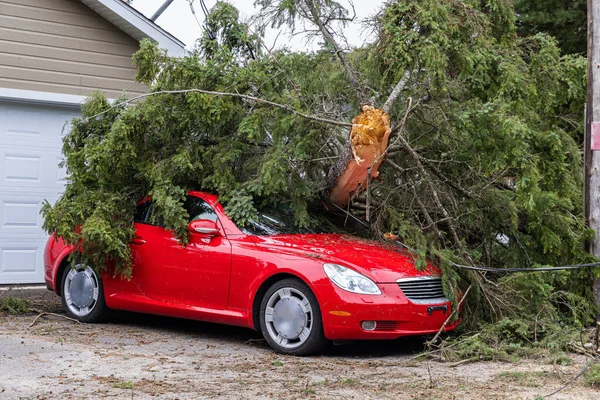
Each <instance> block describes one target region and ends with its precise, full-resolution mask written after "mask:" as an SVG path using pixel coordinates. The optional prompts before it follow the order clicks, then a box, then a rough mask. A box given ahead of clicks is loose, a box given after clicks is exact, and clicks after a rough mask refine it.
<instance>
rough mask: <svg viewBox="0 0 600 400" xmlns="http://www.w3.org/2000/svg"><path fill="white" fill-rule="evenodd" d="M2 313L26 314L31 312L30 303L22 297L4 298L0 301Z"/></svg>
mask: <svg viewBox="0 0 600 400" xmlns="http://www.w3.org/2000/svg"><path fill="white" fill-rule="evenodd" d="M0 312H7V313H9V314H15V315H16V314H25V313H27V312H29V302H28V301H27V300H25V299H22V298H20V297H4V298H2V299H0Z"/></svg>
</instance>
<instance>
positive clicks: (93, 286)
mask: <svg viewBox="0 0 600 400" xmlns="http://www.w3.org/2000/svg"><path fill="white" fill-rule="evenodd" d="M99 293H100V283H99V279H98V277H97V276H96V273H95V272H94V270H93V269H92V268H90V267H89V266H87V265H82V264H77V265H75V268H71V269H70V270H69V272H68V273H67V276H66V277H65V279H64V285H63V294H64V301H65V305H66V306H67V307H68V309H69V311H70V312H71V313H73V315H76V316H78V317H86V316H88V315H89V314H90V313H91V312H92V311H93V310H94V308H95V307H96V305H97V304H98V295H99Z"/></svg>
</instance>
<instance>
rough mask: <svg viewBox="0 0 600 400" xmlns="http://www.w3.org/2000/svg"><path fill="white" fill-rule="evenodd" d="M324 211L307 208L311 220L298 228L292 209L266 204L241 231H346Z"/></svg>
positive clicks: (265, 232) (255, 233)
mask: <svg viewBox="0 0 600 400" xmlns="http://www.w3.org/2000/svg"><path fill="white" fill-rule="evenodd" d="M323 214H324V213H323V212H322V211H319V210H314V209H309V215H310V217H311V221H310V223H309V226H308V227H302V228H299V227H298V226H296V224H295V221H294V211H293V210H292V209H291V208H289V207H286V206H278V207H273V206H268V207H263V208H261V209H259V210H258V213H257V215H256V217H254V218H252V219H250V220H249V221H248V223H246V224H245V225H244V226H243V227H240V229H241V230H242V232H244V233H245V234H248V235H257V236H272V235H280V234H293V233H347V232H348V231H347V230H345V229H343V228H339V227H338V226H336V224H335V223H334V222H332V221H331V220H330V219H329V218H326V217H325V215H323Z"/></svg>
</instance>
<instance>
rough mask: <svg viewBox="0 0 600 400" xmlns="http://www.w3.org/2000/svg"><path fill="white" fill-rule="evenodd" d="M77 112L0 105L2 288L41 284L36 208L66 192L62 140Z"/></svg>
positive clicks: (41, 252)
mask: <svg viewBox="0 0 600 400" xmlns="http://www.w3.org/2000/svg"><path fill="white" fill-rule="evenodd" d="M79 115H80V113H79V110H78V109H77V108H66V107H57V106H50V105H41V104H37V105H36V104H25V103H8V102H0V284H11V283H42V282H44V265H43V255H44V245H45V243H46V239H47V235H46V234H45V233H44V231H43V230H42V217H41V215H40V213H39V212H40V207H41V205H42V201H43V200H45V199H46V200H48V201H49V202H51V203H54V202H55V201H56V200H57V199H58V197H59V196H60V194H61V193H62V191H63V188H64V184H65V182H64V178H65V171H64V169H60V168H58V163H59V162H60V160H61V159H62V155H61V148H62V136H63V128H65V132H66V129H67V127H65V122H67V121H70V120H71V118H73V117H75V116H79Z"/></svg>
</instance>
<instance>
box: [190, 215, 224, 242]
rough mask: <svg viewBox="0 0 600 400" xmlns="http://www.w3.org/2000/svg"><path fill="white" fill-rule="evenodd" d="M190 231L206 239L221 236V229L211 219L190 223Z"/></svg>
mask: <svg viewBox="0 0 600 400" xmlns="http://www.w3.org/2000/svg"><path fill="white" fill-rule="evenodd" d="M188 230H189V231H190V232H192V233H199V234H200V235H202V236H204V237H211V238H212V237H215V236H219V233H220V232H219V227H218V225H217V223H216V222H214V221H211V220H210V219H197V220H194V221H192V222H190V223H189V225H188Z"/></svg>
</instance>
